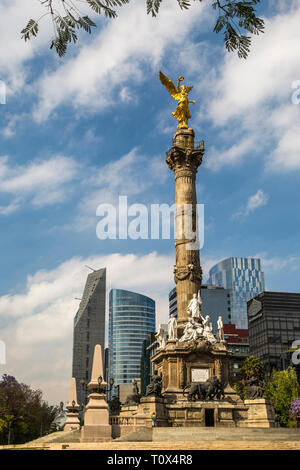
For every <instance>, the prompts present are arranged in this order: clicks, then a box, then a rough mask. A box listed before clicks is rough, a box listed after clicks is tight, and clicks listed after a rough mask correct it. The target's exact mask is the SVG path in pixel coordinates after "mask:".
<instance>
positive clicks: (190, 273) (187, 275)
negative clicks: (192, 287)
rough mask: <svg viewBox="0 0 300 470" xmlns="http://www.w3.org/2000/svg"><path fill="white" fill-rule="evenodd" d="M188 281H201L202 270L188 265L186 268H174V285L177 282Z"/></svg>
mask: <svg viewBox="0 0 300 470" xmlns="http://www.w3.org/2000/svg"><path fill="white" fill-rule="evenodd" d="M185 279H189V280H190V281H197V280H200V282H201V280H202V269H201V267H198V266H195V265H194V264H188V265H186V266H174V280H175V283H177V282H178V281H184V280H185Z"/></svg>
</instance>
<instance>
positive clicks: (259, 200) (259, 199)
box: [246, 189, 269, 214]
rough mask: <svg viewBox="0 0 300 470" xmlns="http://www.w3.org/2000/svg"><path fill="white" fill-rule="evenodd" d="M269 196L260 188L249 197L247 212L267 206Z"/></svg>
mask: <svg viewBox="0 0 300 470" xmlns="http://www.w3.org/2000/svg"><path fill="white" fill-rule="evenodd" d="M268 200H269V196H268V194H266V193H264V191H263V190H262V189H259V190H258V191H257V192H256V193H255V194H253V196H250V197H249V199H248V203H247V207H246V214H249V213H250V212H253V211H255V210H256V209H258V207H261V206H265V205H266V204H267V203H268Z"/></svg>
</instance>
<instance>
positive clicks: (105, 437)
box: [81, 392, 112, 442]
mask: <svg viewBox="0 0 300 470" xmlns="http://www.w3.org/2000/svg"><path fill="white" fill-rule="evenodd" d="M104 397H105V395H103V394H100V393H96V392H94V393H91V394H90V395H89V403H88V405H87V407H86V412H85V414H84V426H83V428H82V430H81V442H101V441H111V439H112V437H111V425H110V424H109V414H108V409H107V408H108V407H107V403H106V401H105V400H104Z"/></svg>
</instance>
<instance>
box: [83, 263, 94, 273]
mask: <svg viewBox="0 0 300 470" xmlns="http://www.w3.org/2000/svg"><path fill="white" fill-rule="evenodd" d="M84 266H85V267H86V268H89V269H90V270H91V271H93V272H94V273H95V272H96V271H97V269H93V268H90V267H89V266H87V265H86V264H85V265H84Z"/></svg>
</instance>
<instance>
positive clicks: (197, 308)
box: [187, 291, 202, 321]
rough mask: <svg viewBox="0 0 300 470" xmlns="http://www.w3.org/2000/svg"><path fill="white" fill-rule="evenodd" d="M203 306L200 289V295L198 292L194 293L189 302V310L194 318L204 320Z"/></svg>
mask: <svg viewBox="0 0 300 470" xmlns="http://www.w3.org/2000/svg"><path fill="white" fill-rule="evenodd" d="M201 307H202V301H201V297H200V291H198V297H197V294H193V297H192V299H191V300H190V302H189V304H188V307H187V312H188V314H190V315H191V316H192V318H194V319H197V320H198V321H199V320H200V321H202V315H201Z"/></svg>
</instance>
